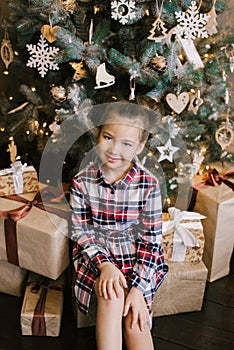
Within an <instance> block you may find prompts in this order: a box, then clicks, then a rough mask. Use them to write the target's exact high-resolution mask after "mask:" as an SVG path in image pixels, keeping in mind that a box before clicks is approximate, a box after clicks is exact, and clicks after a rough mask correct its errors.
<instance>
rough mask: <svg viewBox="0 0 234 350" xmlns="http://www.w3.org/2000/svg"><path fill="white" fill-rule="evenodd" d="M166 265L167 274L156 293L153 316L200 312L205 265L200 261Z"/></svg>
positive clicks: (204, 282) (203, 289) (204, 281)
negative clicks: (167, 268) (167, 267)
mask: <svg viewBox="0 0 234 350" xmlns="http://www.w3.org/2000/svg"><path fill="white" fill-rule="evenodd" d="M168 265H169V273H168V275H167V277H166V278H165V280H164V281H163V283H162V285H161V286H160V287H159V289H158V290H157V292H156V296H155V300H154V303H153V316H154V317H156V316H164V315H172V314H177V313H182V312H191V311H199V310H201V309H202V305H203V297H204V292H205V286H206V278H207V272H208V270H207V268H206V266H205V264H204V263H203V262H202V261H200V262H199V263H185V262H168Z"/></svg>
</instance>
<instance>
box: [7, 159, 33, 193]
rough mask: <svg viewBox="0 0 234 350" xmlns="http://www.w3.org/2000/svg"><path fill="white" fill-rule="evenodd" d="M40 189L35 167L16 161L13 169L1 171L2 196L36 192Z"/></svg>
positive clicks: (12, 166)
mask: <svg viewBox="0 0 234 350" xmlns="http://www.w3.org/2000/svg"><path fill="white" fill-rule="evenodd" d="M38 189H39V183H38V177H37V172H36V170H35V169H34V167H33V166H27V165H26V164H22V163H21V162H20V161H16V162H14V163H12V164H11V168H8V169H3V170H0V196H8V195H13V194H21V193H28V192H35V191H38Z"/></svg>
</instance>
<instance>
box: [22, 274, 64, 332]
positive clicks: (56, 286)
mask: <svg viewBox="0 0 234 350" xmlns="http://www.w3.org/2000/svg"><path fill="white" fill-rule="evenodd" d="M63 289H64V276H63V275H61V276H60V277H59V278H58V279H57V280H56V281H54V280H51V279H47V278H43V276H40V275H38V274H34V273H30V274H29V277H28V281H27V287H26V289H25V294H24V299H23V304H22V308H21V314H20V322H21V331H22V335H34V336H50V337H57V336H59V333H60V328H61V321H62V314H63V301H64V295H63Z"/></svg>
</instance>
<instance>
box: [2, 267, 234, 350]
mask: <svg viewBox="0 0 234 350" xmlns="http://www.w3.org/2000/svg"><path fill="white" fill-rule="evenodd" d="M68 300H69V299H68V298H67V300H66V301H65V308H64V314H63V319H62V327H61V332H60V336H59V337H31V336H22V335H21V333H20V320H19V315H20V309H21V303H22V299H21V298H17V297H12V296H9V295H6V294H0V315H1V316H0V350H47V349H48V350H62V349H63V350H65V349H74V350H95V349H96V348H95V329H94V327H88V328H82V329H77V328H76V326H75V322H74V319H73V314H72V311H71V307H70V303H69V301H68ZM152 334H153V338H154V344H155V349H157V350H185V349H192V350H233V349H234V273H231V274H230V275H229V276H227V277H224V278H222V279H220V280H218V281H215V282H212V283H209V282H207V286H206V291H205V299H204V305H203V309H202V311H196V312H189V313H183V314H177V315H171V316H162V317H157V318H154V324H153V329H152ZM70 344H71V345H70ZM110 350H111V349H110ZM144 350H147V349H144Z"/></svg>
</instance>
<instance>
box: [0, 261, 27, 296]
mask: <svg viewBox="0 0 234 350" xmlns="http://www.w3.org/2000/svg"><path fill="white" fill-rule="evenodd" d="M27 275H28V271H27V270H25V269H22V268H21V267H19V266H16V265H13V264H9V263H8V262H7V261H0V292H1V293H5V294H10V295H14V296H16V297H20V296H21V295H22V294H23V292H24V288H25V284H26V279H27Z"/></svg>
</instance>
